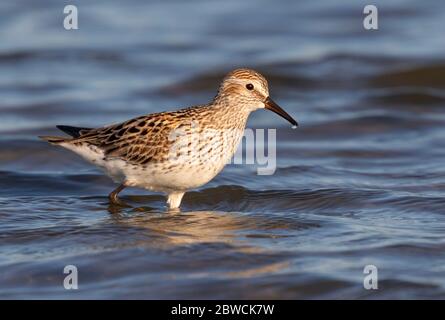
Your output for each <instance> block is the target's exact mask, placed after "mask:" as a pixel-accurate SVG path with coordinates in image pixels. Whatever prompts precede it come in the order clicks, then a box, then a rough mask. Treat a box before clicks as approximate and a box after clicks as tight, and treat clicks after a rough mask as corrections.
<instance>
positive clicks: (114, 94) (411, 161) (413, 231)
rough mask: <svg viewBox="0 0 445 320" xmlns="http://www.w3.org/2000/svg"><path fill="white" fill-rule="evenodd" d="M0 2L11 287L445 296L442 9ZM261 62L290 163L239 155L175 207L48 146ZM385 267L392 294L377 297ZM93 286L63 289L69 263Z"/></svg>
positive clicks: (280, 155) (0, 222) (1, 196)
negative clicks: (66, 24)
mask: <svg viewBox="0 0 445 320" xmlns="http://www.w3.org/2000/svg"><path fill="white" fill-rule="evenodd" d="M30 3H31V2H27V1H15V2H13V1H9V3H3V2H2V3H1V4H0V39H1V40H2V41H1V42H0V114H1V117H0V133H1V134H0V289H1V290H0V298H62V299H70V298H286V299H292V298H368V299H373V298H445V240H444V233H445V222H444V218H445V209H444V208H445V168H444V165H443V164H444V161H443V159H444V156H445V140H444V137H445V126H444V125H445V92H444V88H445V60H443V57H444V52H445V41H444V36H443V30H445V21H444V19H443V16H444V14H445V5H444V4H443V3H441V2H439V1H422V2H419V1H374V3H375V4H377V6H378V8H379V9H380V19H379V22H380V29H379V30H378V31H365V30H364V29H363V27H362V18H363V14H362V10H363V7H364V5H365V4H367V3H366V2H364V1H352V0H351V1H342V2H341V4H340V3H338V2H335V3H334V2H332V1H316V2H313V1H311V2H307V1H301V2H296V1H291V0H289V1H284V2H282V3H278V4H277V3H275V2H273V3H272V2H270V1H255V2H248V1H247V2H246V1H235V0H233V1H224V2H218V3H214V2H209V1H174V2H172V1H170V2H169V3H165V2H164V1H154V2H152V3H147V2H146V1H125V2H121V3H119V2H117V1H94V2H93V1H78V2H76V3H78V8H79V14H80V17H79V25H80V29H79V30H76V31H66V30H64V29H63V28H62V19H63V14H62V12H63V7H62V6H63V4H62V3H61V2H60V1H49V0H48V1H38V2H37V1H36V2H32V4H30ZM239 66H248V67H252V68H255V69H258V70H259V71H260V72H262V73H264V74H265V75H266V76H267V77H268V79H269V83H270V87H271V94H272V97H273V98H274V99H275V100H276V101H277V102H279V104H280V105H282V106H283V107H284V108H285V109H286V110H288V111H289V112H290V113H291V114H292V115H293V116H295V117H296V118H297V119H298V121H299V123H300V127H299V128H298V129H297V130H292V129H290V127H289V125H288V124H287V123H286V122H285V121H284V120H283V119H281V118H279V117H277V116H275V115H273V114H271V113H268V112H266V111H258V112H257V113H255V114H253V115H252V116H251V118H250V120H249V127H251V128H277V170H276V172H275V174H274V175H272V176H259V175H257V174H256V172H257V171H256V169H257V167H256V166H255V165H230V166H228V167H227V168H226V169H225V170H224V171H223V172H222V173H221V174H220V175H219V176H218V177H217V178H216V179H215V180H213V181H212V182H210V183H209V184H208V185H205V186H203V187H202V188H200V189H199V190H195V191H193V192H190V193H188V194H186V196H185V198H184V202H183V207H182V212H180V213H167V212H166V210H165V207H164V206H165V200H164V198H163V197H162V196H161V195H158V194H151V193H149V192H147V191H144V190H138V189H129V190H126V191H125V192H124V193H123V198H124V199H125V201H127V202H128V203H130V204H131V205H132V208H125V209H120V210H119V209H117V208H115V207H109V205H108V200H107V197H106V195H107V194H108V193H109V192H110V191H111V190H112V189H113V188H114V187H115V185H114V184H113V183H112V182H111V181H110V180H109V179H108V178H107V177H106V176H104V175H102V173H101V172H100V171H99V170H97V169H96V168H94V167H93V166H91V165H89V164H87V163H85V162H84V161H82V160H81V159H80V158H79V157H77V156H75V155H74V154H72V153H70V152H68V151H66V150H62V149H58V148H56V147H53V146H50V145H48V144H46V143H44V142H42V141H39V140H38V139H37V138H36V136H37V135H40V134H56V132H57V131H56V129H55V128H54V125H56V124H67V125H79V126H99V125H103V124H108V123H112V122H118V121H121V120H125V119H128V118H130V117H133V116H136V115H141V114H145V113H151V112H156V111H162V110H169V109H177V108H179V107H182V106H187V105H191V104H199V103H203V102H206V101H208V100H210V99H211V98H212V97H213V96H214V94H215V90H216V88H217V85H218V82H219V81H220V79H221V77H222V76H223V75H224V73H226V72H227V71H229V70H231V69H233V68H235V67H239ZM368 264H372V265H375V266H377V267H378V272H379V273H378V276H379V284H378V285H379V289H378V290H365V289H364V288H363V277H364V274H363V269H364V267H365V265H368ZM66 265H75V266H77V268H78V270H79V289H78V290H76V291H74V290H71V291H67V290H65V289H64V288H63V285H62V284H63V278H64V274H63V268H64V266H66Z"/></svg>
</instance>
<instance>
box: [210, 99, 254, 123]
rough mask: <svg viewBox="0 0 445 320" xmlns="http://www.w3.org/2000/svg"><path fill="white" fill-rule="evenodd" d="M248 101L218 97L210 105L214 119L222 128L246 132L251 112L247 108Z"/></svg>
mask: <svg viewBox="0 0 445 320" xmlns="http://www.w3.org/2000/svg"><path fill="white" fill-rule="evenodd" d="M247 103H248V102H247V101H242V100H240V99H237V98H231V97H227V96H226V97H219V96H217V97H216V98H215V99H214V100H213V101H212V103H211V104H210V105H209V107H210V109H211V110H212V111H213V114H214V119H215V121H217V122H218V123H219V124H220V125H221V126H222V128H226V129H239V130H244V128H245V127H246V123H247V118H248V117H249V115H250V112H251V110H250V109H249V108H247V107H246V104H247Z"/></svg>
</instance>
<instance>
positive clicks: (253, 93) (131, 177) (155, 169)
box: [40, 69, 298, 209]
mask: <svg viewBox="0 0 445 320" xmlns="http://www.w3.org/2000/svg"><path fill="white" fill-rule="evenodd" d="M262 108H266V109H269V110H271V111H273V112H275V113H277V114H279V115H280V116H282V117H283V118H285V119H286V120H288V121H289V122H290V123H291V124H292V125H293V126H294V127H296V126H297V125H298V124H297V122H296V121H295V120H294V119H293V118H292V117H291V116H290V115H289V114H288V113H287V112H285V111H284V110H283V109H282V108H281V107H280V106H278V105H277V104H276V103H275V102H274V101H273V100H272V99H271V98H270V97H269V88H268V84H267V81H266V79H265V78H264V77H263V76H262V75H261V74H259V73H258V72H256V71H254V70H251V69H236V70H233V71H232V72H230V73H229V74H227V75H226V76H225V77H224V79H223V81H222V82H221V85H220V87H219V90H218V93H217V95H216V96H215V98H214V99H213V100H212V101H211V102H210V103H208V104H205V105H198V106H192V107H188V108H185V109H181V110H178V111H171V112H160V113H154V114H149V115H144V116H140V117H137V118H134V119H131V120H128V121H125V122H123V123H119V124H114V125H109V126H105V127H101V128H97V129H92V128H79V127H71V126H57V128H59V129H60V130H62V131H63V132H65V133H67V134H69V135H70V136H71V137H69V138H67V137H55V136H42V137H40V138H42V139H43V140H46V141H48V142H50V143H52V144H55V145H59V146H61V147H64V148H66V149H69V150H71V151H74V152H75V153H77V154H79V155H81V156H82V157H83V158H85V159H86V160H88V161H90V162H92V163H94V164H95V165H97V166H99V167H100V168H102V169H103V170H104V171H105V172H106V173H107V174H108V175H109V176H110V177H111V178H112V179H113V181H114V182H116V183H119V186H118V187H117V188H116V189H115V190H113V191H112V192H111V193H110V194H109V199H110V202H111V203H112V204H115V205H125V204H124V203H123V202H122V201H120V199H119V198H118V194H119V192H121V191H122V190H123V189H124V188H125V187H140V188H144V189H148V190H151V191H158V192H164V193H166V194H167V204H168V206H169V209H177V208H179V206H180V204H181V200H182V197H183V196H184V193H185V192H186V191H188V190H190V189H194V188H197V187H200V186H202V185H204V184H206V183H207V182H209V181H210V180H212V179H213V178H214V177H215V176H216V175H217V174H218V173H219V172H220V171H221V170H222V169H223V168H224V166H225V165H226V164H227V163H228V161H229V160H230V159H231V157H232V156H233V154H234V153H235V151H236V148H237V146H238V144H239V142H240V140H241V138H242V136H243V132H244V129H245V126H246V122H247V118H248V116H249V114H250V113H251V112H252V111H255V110H257V109H262Z"/></svg>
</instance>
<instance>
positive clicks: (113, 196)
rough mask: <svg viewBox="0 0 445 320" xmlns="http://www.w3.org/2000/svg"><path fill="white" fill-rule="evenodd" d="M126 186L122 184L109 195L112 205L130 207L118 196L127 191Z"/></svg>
mask: <svg viewBox="0 0 445 320" xmlns="http://www.w3.org/2000/svg"><path fill="white" fill-rule="evenodd" d="M125 187H126V186H125V185H124V184H123V183H122V184H121V185H120V186H119V187H117V188H116V189H114V190H113V191H112V192H111V193H110V194H109V195H108V199H110V203H111V204H115V205H118V206H125V207H126V206H128V205H127V204H125V203H124V202H122V201H121V200H120V199H119V197H118V196H117V195H118V194H119V192H121V191H122V190H124V189H125Z"/></svg>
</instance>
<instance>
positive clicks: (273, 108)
mask: <svg viewBox="0 0 445 320" xmlns="http://www.w3.org/2000/svg"><path fill="white" fill-rule="evenodd" d="M264 104H265V105H266V109H269V110H271V111H273V112H275V113H276V114H278V115H280V116H282V117H283V118H284V119H286V120H287V121H289V122H290V123H292V125H294V126H298V122H297V121H295V120H294V118H292V117H291V116H290V115H289V114H288V113H287V112H286V111H284V110H283V109H282V108H281V107H280V106H279V105H277V104H276V103H275V102H274V101H273V100H272V99H271V98H270V97H267V98H266V101H264Z"/></svg>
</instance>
